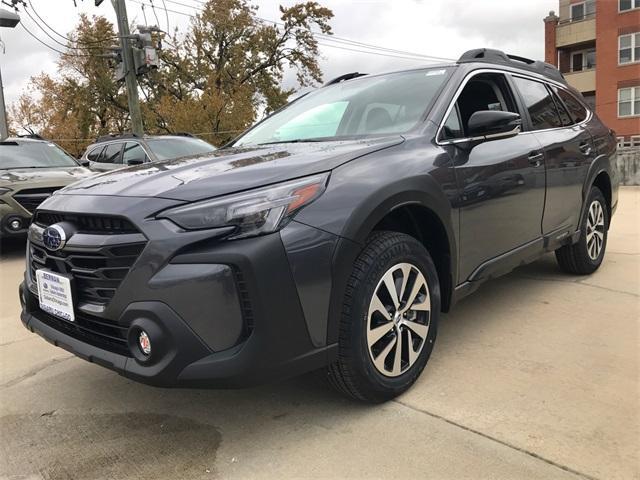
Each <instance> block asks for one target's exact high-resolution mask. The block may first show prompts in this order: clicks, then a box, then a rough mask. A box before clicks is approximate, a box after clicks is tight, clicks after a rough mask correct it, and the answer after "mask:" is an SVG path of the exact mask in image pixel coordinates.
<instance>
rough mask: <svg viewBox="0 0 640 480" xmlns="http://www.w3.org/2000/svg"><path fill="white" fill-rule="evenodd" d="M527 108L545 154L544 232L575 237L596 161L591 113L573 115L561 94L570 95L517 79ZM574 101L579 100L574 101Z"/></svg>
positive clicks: (537, 82)
mask: <svg viewBox="0 0 640 480" xmlns="http://www.w3.org/2000/svg"><path fill="white" fill-rule="evenodd" d="M514 83H515V85H516V88H517V90H518V91H519V93H520V95H521V97H522V101H523V102H524V104H525V105H526V107H527V110H528V115H529V121H530V125H531V128H532V130H533V134H534V135H535V137H536V138H537V139H538V141H539V142H540V144H541V146H542V148H543V150H544V154H545V172H546V177H547V196H546V199H545V208H544V215H543V219H542V233H543V234H544V235H552V236H553V237H555V238H558V237H561V236H565V235H567V234H571V233H573V232H574V231H575V229H576V228H577V226H578V221H579V218H580V212H581V209H582V186H583V185H584V182H585V179H586V176H587V172H588V169H589V165H590V164H591V162H592V160H593V158H594V150H593V142H592V139H591V134H590V133H589V131H588V130H587V129H586V128H585V126H584V122H583V121H584V120H585V118H586V116H587V112H586V110H585V109H584V107H582V111H583V113H582V115H581V116H579V115H578V113H577V112H575V113H574V114H573V116H572V115H571V114H570V110H569V109H567V108H566V106H565V104H564V102H563V101H561V98H560V97H559V96H558V95H557V94H556V93H555V92H554V90H555V91H556V92H558V93H559V94H560V95H562V96H565V95H570V96H572V95H571V94H569V92H567V91H565V90H563V89H559V88H557V87H556V88H553V87H552V86H551V85H549V84H546V83H544V82H539V81H536V80H533V79H530V78H524V77H518V76H514ZM574 101H576V100H575V98H574Z"/></svg>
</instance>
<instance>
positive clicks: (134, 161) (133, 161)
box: [127, 158, 144, 165]
mask: <svg viewBox="0 0 640 480" xmlns="http://www.w3.org/2000/svg"><path fill="white" fill-rule="evenodd" d="M143 163H144V160H140V159H138V158H132V159H131V160H127V165H142V164H143Z"/></svg>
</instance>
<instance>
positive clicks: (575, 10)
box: [571, 0, 596, 22]
mask: <svg viewBox="0 0 640 480" xmlns="http://www.w3.org/2000/svg"><path fill="white" fill-rule="evenodd" d="M594 13H596V1H595V0H586V1H585V2H580V3H574V4H573V5H571V21H572V22H578V21H580V20H585V19H587V18H590V17H592V16H593V14H594Z"/></svg>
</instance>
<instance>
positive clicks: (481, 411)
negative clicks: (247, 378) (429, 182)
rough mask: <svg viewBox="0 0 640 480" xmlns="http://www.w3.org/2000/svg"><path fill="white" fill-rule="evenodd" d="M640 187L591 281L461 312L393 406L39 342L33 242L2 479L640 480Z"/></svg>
mask: <svg viewBox="0 0 640 480" xmlns="http://www.w3.org/2000/svg"><path fill="white" fill-rule="evenodd" d="M639 212H640V188H634V187H626V188H622V189H621V191H620V206H619V208H618V212H617V213H616V215H615V216H614V218H613V224H612V227H611V230H610V235H609V244H608V249H607V254H606V257H605V261H604V263H603V265H602V267H601V268H600V270H599V271H598V272H596V273H595V274H594V275H592V276H589V277H572V276H568V275H565V274H563V273H561V272H560V271H559V270H558V268H557V267H556V264H555V259H554V257H553V255H547V256H545V257H544V258H542V259H540V260H538V261H537V262H535V263H533V264H531V265H528V266H525V267H521V268H519V269H517V270H516V271H514V272H512V273H511V274H509V275H507V276H505V277H502V278H500V279H498V280H494V281H492V282H489V283H487V284H485V285H484V286H483V287H481V288H480V290H479V291H477V292H476V293H475V294H474V295H472V296H471V297H469V298H468V299H466V300H464V301H463V302H462V303H460V304H459V305H457V306H456V307H455V309H454V310H453V311H452V312H451V313H449V314H447V315H446V316H444V318H443V320H442V323H441V327H440V331H439V333H438V341H437V342H436V347H435V350H434V352H433V355H432V357H431V361H430V362H429V364H428V365H427V368H426V369H425V371H424V373H423V375H422V376H421V378H420V379H419V380H418V382H417V384H416V385H415V386H414V388H413V389H411V390H410V391H409V392H408V393H406V394H405V395H403V396H401V397H400V398H398V399H396V400H395V401H392V402H388V403H386V404H384V405H377V406H368V405H362V404H358V403H354V402H351V401H348V400H345V399H343V398H341V397H340V396H338V395H337V394H335V393H333V392H332V391H331V390H329V389H328V388H326V387H325V386H324V385H322V383H321V382H320V381H318V380H317V378H316V377H315V376H313V375H309V376H305V377H302V378H297V379H293V380H290V381H287V382H284V383H279V384H275V385H268V386H264V387H260V388H254V389H248V390H236V391H231V390H225V391H216V390H206V391H203V390H201V391H196V390H177V389H176V390H170V389H157V388H154V387H149V386H144V385H140V384H136V383H134V382H132V381H130V380H127V379H125V378H123V377H120V376H118V375H117V374H115V373H113V372H111V371H108V370H105V369H103V368H101V367H98V366H96V365H92V364H90V363H87V362H85V361H83V360H80V359H77V358H75V357H73V356H72V355H71V354H69V353H67V352H65V351H64V350H61V349H58V348H56V347H53V346H52V345H50V344H48V343H46V342H45V341H44V340H43V339H41V338H40V337H38V336H36V335H33V334H31V333H29V332H28V331H27V330H26V329H24V328H23V326H22V324H21V323H20V320H19V309H20V308H19V302H18V297H17V288H18V284H19V282H20V280H21V277H22V272H23V269H24V256H23V251H24V245H23V243H21V242H11V243H5V244H4V245H3V251H2V255H1V259H0V297H1V298H0V301H1V303H0V478H30V479H31V478H34V479H38V478H47V479H49V478H51V479H80V478H127V477H130V478H153V479H164V478H166V479H177V478H274V477H277V478H340V477H349V478H382V477H396V478H451V479H463V478H470V479H471V478H473V479H479V478H492V479H501V478H504V479H514V478H526V479H535V478H539V479H552V478H562V479H563V478H566V479H570V478H573V479H576V478H577V479H580V478H590V479H591V478H597V479H631V478H640V453H639V449H640V447H639V445H640V413H639V411H640V371H639V364H640V330H639V324H640V213H639Z"/></svg>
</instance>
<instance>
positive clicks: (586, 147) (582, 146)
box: [578, 142, 591, 156]
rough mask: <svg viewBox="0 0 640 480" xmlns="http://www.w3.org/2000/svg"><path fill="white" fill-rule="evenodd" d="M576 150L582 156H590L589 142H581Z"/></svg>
mask: <svg viewBox="0 0 640 480" xmlns="http://www.w3.org/2000/svg"><path fill="white" fill-rule="evenodd" d="M578 148H579V149H580V151H581V152H582V153H583V154H584V155H586V156H589V155H591V145H590V144H589V142H582V143H581V144H580V145H578Z"/></svg>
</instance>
